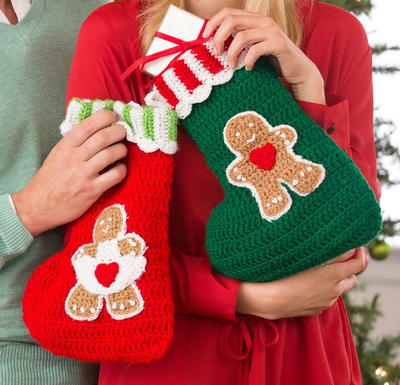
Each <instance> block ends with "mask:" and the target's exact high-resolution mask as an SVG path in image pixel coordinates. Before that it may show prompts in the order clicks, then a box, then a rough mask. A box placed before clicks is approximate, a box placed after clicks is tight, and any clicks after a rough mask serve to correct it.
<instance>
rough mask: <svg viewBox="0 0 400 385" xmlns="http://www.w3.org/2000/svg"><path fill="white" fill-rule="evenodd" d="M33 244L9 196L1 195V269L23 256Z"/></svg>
mask: <svg viewBox="0 0 400 385" xmlns="http://www.w3.org/2000/svg"><path fill="white" fill-rule="evenodd" d="M32 242H33V237H32V235H31V234H30V232H29V231H28V229H27V228H26V227H25V226H24V225H23V223H22V222H21V220H20V219H19V217H18V215H17V214H16V212H15V209H14V207H13V205H11V202H10V196H9V194H5V195H0V268H2V267H3V265H4V264H5V263H6V262H7V261H9V260H10V259H12V258H13V257H15V256H17V255H20V254H22V253H23V252H25V250H26V249H27V248H28V247H29V246H30V244H31V243H32Z"/></svg>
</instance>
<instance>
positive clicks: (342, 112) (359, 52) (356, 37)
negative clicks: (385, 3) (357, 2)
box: [298, 20, 381, 199]
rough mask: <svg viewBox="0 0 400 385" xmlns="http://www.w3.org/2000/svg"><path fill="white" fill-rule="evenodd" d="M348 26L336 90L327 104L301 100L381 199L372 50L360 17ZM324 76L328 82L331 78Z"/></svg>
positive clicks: (307, 111)
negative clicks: (374, 112)
mask: <svg viewBox="0 0 400 385" xmlns="http://www.w3.org/2000/svg"><path fill="white" fill-rule="evenodd" d="M347 27H348V28H349V29H350V30H348V31H347V30H346V31H344V34H345V35H346V36H344V37H343V43H342V41H341V40H340V39H338V42H337V44H338V45H341V46H340V47H339V49H338V48H337V49H336V52H341V55H340V58H341V63H340V71H339V73H338V76H339V78H338V79H336V80H335V83H336V84H335V87H334V88H335V91H336V92H335V94H329V93H328V94H326V102H327V105H321V104H317V103H309V102H304V101H298V104H299V105H300V107H301V108H302V109H303V111H304V112H305V113H306V114H308V115H309V116H310V117H311V118H313V119H314V120H315V122H316V123H317V124H319V125H320V126H321V127H322V128H324V129H325V131H326V132H327V134H328V135H329V136H330V137H331V138H332V139H333V140H335V142H336V143H337V144H338V145H339V146H340V147H341V148H342V149H343V150H344V151H345V152H346V153H347V154H348V155H349V156H350V157H351V158H352V159H353V161H354V162H355V163H356V165H357V166H358V168H359V169H360V171H361V173H362V174H363V175H364V177H365V178H366V180H367V181H368V183H369V185H370V186H371V188H372V189H373V190H374V192H375V195H376V197H377V198H378V199H379V198H380V194H381V188H380V184H379V181H378V179H377V170H376V150H375V139H374V119H373V89H372V51H371V47H370V46H369V43H368V39H367V36H366V33H365V30H364V28H363V27H362V25H361V24H360V23H359V22H358V21H357V20H356V22H354V23H351V24H350V23H349V25H348V26H347ZM350 36H351V38H350ZM341 43H342V44H341ZM326 77H327V76H326ZM324 80H325V83H326V80H327V79H324ZM331 82H332V81H331ZM332 88H333V87H332Z"/></svg>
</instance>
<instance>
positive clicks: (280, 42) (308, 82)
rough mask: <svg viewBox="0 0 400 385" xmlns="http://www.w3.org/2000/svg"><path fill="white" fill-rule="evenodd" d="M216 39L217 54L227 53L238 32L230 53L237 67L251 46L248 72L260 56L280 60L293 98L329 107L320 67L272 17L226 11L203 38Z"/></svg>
mask: <svg viewBox="0 0 400 385" xmlns="http://www.w3.org/2000/svg"><path fill="white" fill-rule="evenodd" d="M214 31H215V35H214V38H213V41H214V44H215V47H216V49H217V53H218V54H221V53H222V52H223V51H224V43H225V41H226V40H227V39H228V38H229V37H230V36H231V35H232V33H234V32H237V34H236V35H235V37H234V39H233V41H232V43H231V45H230V46H229V49H228V51H227V55H228V59H229V62H230V64H231V66H232V67H233V68H234V67H236V65H237V61H238V56H239V54H240V52H241V51H242V50H243V49H244V48H245V46H246V45H251V48H250V49H249V51H248V53H247V55H246V57H245V66H246V69H247V70H251V69H253V67H254V64H255V62H256V61H257V59H258V58H259V57H260V56H263V55H273V56H275V57H276V58H277V60H278V62H279V64H280V68H281V71H282V75H283V77H284V78H285V80H286V81H287V82H288V83H289V84H290V85H291V87H292V90H293V94H294V97H295V98H296V99H298V100H303V101H307V102H313V103H319V104H326V101H325V93H324V80H323V78H322V75H321V73H320V72H319V70H318V68H317V66H316V65H315V64H314V63H313V62H312V61H311V60H310V59H309V58H308V57H307V56H306V55H305V54H304V53H303V52H302V50H301V49H300V48H299V47H297V46H296V44H294V43H293V42H292V41H291V40H290V39H289V38H288V37H287V35H286V34H285V33H284V32H283V31H282V30H281V29H280V28H279V27H278V26H277V24H276V23H275V22H274V20H273V19H272V18H271V17H267V16H261V15H257V14H254V13H250V12H247V11H244V10H242V9H234V8H224V9H222V10H221V11H220V12H218V13H217V14H216V15H214V16H213V17H212V18H211V19H210V20H209V22H208V23H207V26H206V29H205V31H204V34H203V36H204V37H207V36H210V35H211V34H212V33H213V32H214Z"/></svg>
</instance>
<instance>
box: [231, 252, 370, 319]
mask: <svg viewBox="0 0 400 385" xmlns="http://www.w3.org/2000/svg"><path fill="white" fill-rule="evenodd" d="M366 263H367V258H366V252H365V249H364V248H359V249H357V250H356V251H354V250H350V251H348V252H347V253H345V254H343V255H341V256H339V257H337V258H335V259H333V260H331V261H330V262H328V263H327V264H324V265H321V266H317V267H315V268H312V269H310V270H306V271H303V272H301V273H298V274H295V275H292V276H290V277H287V278H283V279H280V280H277V281H271V282H256V283H254V282H242V283H241V284H240V286H239V292H238V298H237V303H236V310H237V313H241V314H251V315H255V316H258V317H262V318H267V319H272V320H276V319H280V318H288V317H300V316H312V315H316V314H320V313H321V312H322V311H323V310H325V309H327V308H328V307H330V306H331V305H332V304H333V303H334V302H335V301H336V300H337V298H338V297H339V296H340V295H342V294H343V293H344V292H346V291H348V290H350V289H352V288H353V287H354V286H356V284H357V278H356V274H358V273H360V272H362V271H363V270H364V269H365V266H366Z"/></svg>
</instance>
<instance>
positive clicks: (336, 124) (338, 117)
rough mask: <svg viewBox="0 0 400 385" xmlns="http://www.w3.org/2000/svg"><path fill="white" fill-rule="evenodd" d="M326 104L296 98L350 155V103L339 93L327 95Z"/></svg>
mask: <svg viewBox="0 0 400 385" xmlns="http://www.w3.org/2000/svg"><path fill="white" fill-rule="evenodd" d="M325 99H326V105H325V104H318V103H311V102H304V101H302V100H296V102H297V104H298V105H299V106H300V108H301V109H302V110H303V112H304V113H305V114H307V115H308V116H309V117H310V118H311V119H312V120H314V122H315V123H317V124H318V125H319V126H321V127H322V128H323V129H324V131H325V132H326V133H327V135H328V136H329V137H330V138H331V139H333V140H334V141H335V142H336V144H337V145H338V146H339V147H340V148H341V149H342V150H343V151H344V152H346V153H347V155H349V156H350V157H351V156H352V153H351V149H350V130H349V103H348V101H347V98H345V97H343V96H339V95H329V94H328V95H325Z"/></svg>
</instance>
